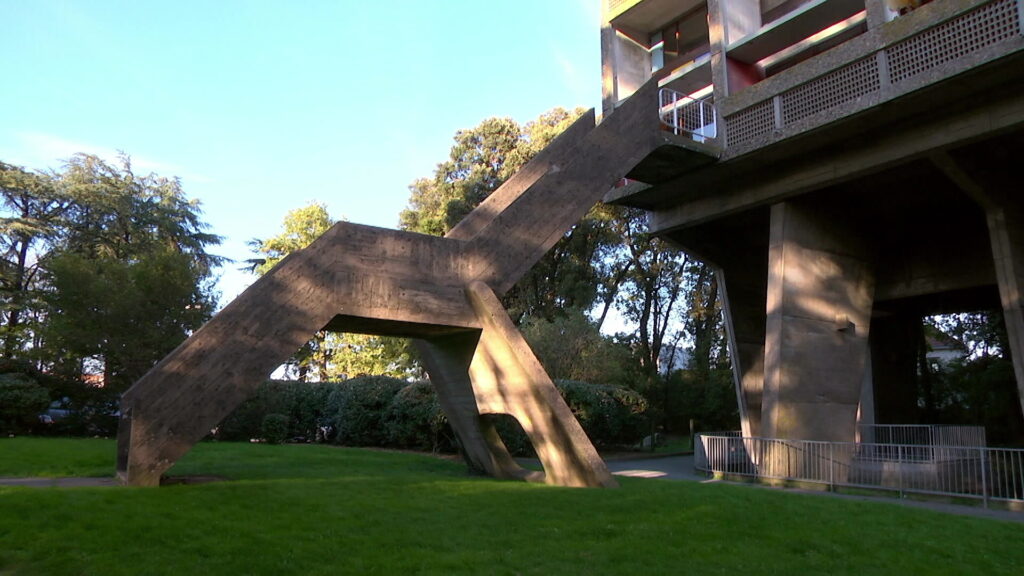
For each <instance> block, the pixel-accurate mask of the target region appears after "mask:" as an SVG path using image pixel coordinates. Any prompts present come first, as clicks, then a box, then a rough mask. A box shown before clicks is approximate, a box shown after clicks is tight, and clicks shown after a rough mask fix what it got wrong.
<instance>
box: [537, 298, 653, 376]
mask: <svg viewBox="0 0 1024 576" xmlns="http://www.w3.org/2000/svg"><path fill="white" fill-rule="evenodd" d="M520 329H521V330H522V332H523V337H524V338H526V341H527V342H528V343H529V344H530V348H531V349H532V350H533V353H534V354H535V355H536V356H537V359H538V360H540V363H541V364H542V365H543V366H544V369H545V370H546V371H547V373H548V375H549V376H550V377H551V378H552V379H555V380H579V381H584V382H592V383H595V384H622V385H627V384H629V383H630V381H631V379H632V378H633V376H635V373H634V372H635V371H634V370H631V368H632V364H633V362H632V354H631V352H630V350H629V348H628V347H627V346H625V345H623V344H621V343H619V342H616V341H614V340H613V339H611V338H609V337H607V336H605V335H603V334H601V331H600V330H599V329H598V327H597V324H596V323H595V322H593V321H591V320H590V319H589V318H588V317H587V315H586V314H584V313H583V312H582V311H580V310H576V309H571V310H567V311H566V312H565V315H564V316H561V317H557V318H555V319H554V320H552V321H548V320H545V319H544V318H541V317H531V318H528V319H527V320H526V321H525V322H524V323H523V324H522V326H521V327H520Z"/></svg>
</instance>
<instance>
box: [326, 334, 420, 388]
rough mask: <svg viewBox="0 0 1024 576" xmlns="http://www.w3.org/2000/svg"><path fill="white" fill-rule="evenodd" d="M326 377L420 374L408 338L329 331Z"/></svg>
mask: <svg viewBox="0 0 1024 576" xmlns="http://www.w3.org/2000/svg"><path fill="white" fill-rule="evenodd" d="M326 346H328V347H329V348H330V351H331V354H330V360H329V363H328V366H327V375H328V378H331V379H334V380H343V379H346V378H355V377H357V376H371V375H372V376H390V377H392V378H407V377H411V376H416V375H419V374H420V372H421V371H420V369H419V366H418V365H417V357H416V352H415V348H414V347H413V346H412V345H411V343H410V341H409V340H408V339H407V338H394V337H384V336H370V335H367V334H352V333H346V334H329V335H328V336H327V340H326Z"/></svg>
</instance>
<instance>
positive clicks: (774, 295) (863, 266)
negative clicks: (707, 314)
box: [761, 201, 874, 442]
mask: <svg viewBox="0 0 1024 576" xmlns="http://www.w3.org/2000/svg"><path fill="white" fill-rule="evenodd" d="M835 216H837V215H834V214H829V213H828V211H825V210H823V207H822V206H820V205H813V204H810V203H808V202H792V201H791V202H786V203H782V204H776V205H775V206H774V207H773V208H772V229H771V244H770V247H769V251H768V301H767V325H766V346H765V381H764V396H763V399H762V424H761V433H762V435H763V436H764V437H767V438H811V439H815V440H825V441H833V442H853V441H854V438H855V434H856V421H857V407H858V405H859V402H860V392H861V386H862V384H863V381H864V374H865V370H866V368H867V365H866V361H867V353H868V333H869V327H870V324H871V305H872V301H873V296H874V276H873V274H872V271H871V268H870V266H869V264H868V263H867V262H866V256H867V255H866V251H865V250H864V247H863V242H862V241H861V240H860V239H859V238H857V236H856V235H855V233H853V232H852V231H851V230H849V228H848V227H846V226H844V225H842V223H841V222H837V221H835V219H834V217H835Z"/></svg>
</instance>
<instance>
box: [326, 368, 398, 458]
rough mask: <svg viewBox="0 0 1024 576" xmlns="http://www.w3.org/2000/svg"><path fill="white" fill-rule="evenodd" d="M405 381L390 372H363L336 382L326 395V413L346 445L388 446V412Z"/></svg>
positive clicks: (337, 438)
mask: <svg viewBox="0 0 1024 576" xmlns="http://www.w3.org/2000/svg"><path fill="white" fill-rule="evenodd" d="M405 386H406V382H405V381H404V380H399V379H397V378H390V377H388V376H360V377H358V378H352V379H351V380H345V381H344V382H340V383H338V384H337V388H336V389H335V390H333V391H332V392H331V394H330V396H328V398H327V414H328V417H329V418H331V424H332V425H333V426H334V430H335V432H336V434H337V437H336V438H335V441H336V442H337V443H339V444H344V445H347V446H385V445H386V442H387V437H388V434H387V431H386V429H385V414H386V412H387V410H388V408H389V406H390V405H391V402H392V400H394V398H395V396H396V395H397V394H398V392H399V391H400V390H401V389H402V388H405Z"/></svg>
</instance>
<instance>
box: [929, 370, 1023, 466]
mask: <svg viewBox="0 0 1024 576" xmlns="http://www.w3.org/2000/svg"><path fill="white" fill-rule="evenodd" d="M931 384H932V390H931V393H932V394H933V397H934V399H935V402H934V406H933V410H934V411H933V414H932V415H931V418H930V420H929V423H934V424H961V425H970V426H974V425H979V424H981V425H984V426H985V434H986V439H987V440H988V443H989V445H991V446H1024V415H1022V414H1021V409H1020V399H1019V398H1020V397H1019V392H1018V390H1017V380H1016V379H1015V377H1014V373H1013V363H1012V362H1011V361H1010V360H1008V359H1005V358H1002V357H1000V356H981V357H978V358H968V359H964V360H959V361H954V362H952V363H950V364H948V365H946V366H945V367H944V369H942V370H940V371H938V372H936V373H935V374H932V375H931ZM920 404H921V405H922V406H923V404H924V400H923V399H922V400H921V402H920Z"/></svg>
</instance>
